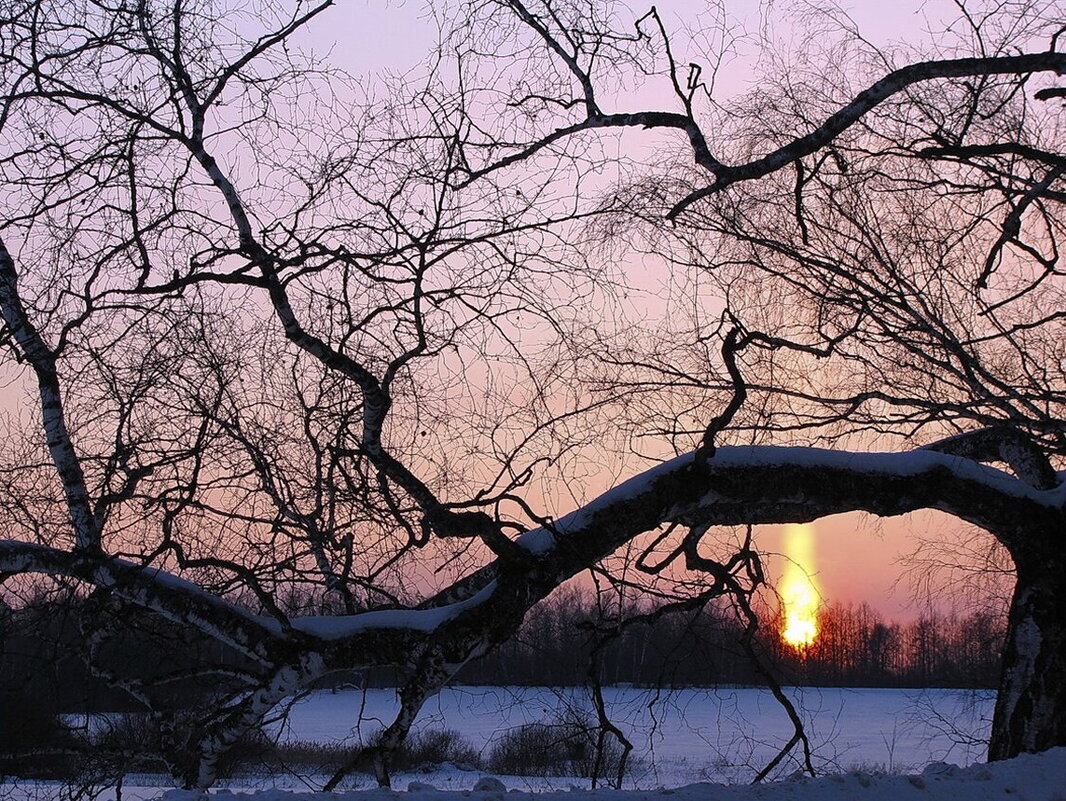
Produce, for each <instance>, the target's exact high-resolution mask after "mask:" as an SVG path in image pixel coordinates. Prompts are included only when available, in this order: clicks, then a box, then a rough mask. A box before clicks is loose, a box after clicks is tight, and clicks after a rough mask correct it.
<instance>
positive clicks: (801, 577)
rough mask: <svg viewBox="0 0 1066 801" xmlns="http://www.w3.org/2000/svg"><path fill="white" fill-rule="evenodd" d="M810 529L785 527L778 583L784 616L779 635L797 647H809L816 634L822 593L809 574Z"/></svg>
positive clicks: (811, 561)
mask: <svg viewBox="0 0 1066 801" xmlns="http://www.w3.org/2000/svg"><path fill="white" fill-rule="evenodd" d="M813 531H814V530H813V529H812V528H811V527H810V526H788V527H787V528H786V529H785V556H786V558H787V561H786V562H785V571H784V574H783V575H782V576H781V582H780V584H779V585H778V592H779V593H780V594H781V605H782V611H783V612H784V620H783V623H782V628H781V639H782V640H784V641H785V642H786V643H788V644H789V645H790V646H792V647H793V648H795V649H796V650H797V651H802V650H805V649H806V648H809V647H810V646H811V645H812V644H813V643H814V640H815V638H816V637H817V636H818V607H819V606H821V593H819V591H818V586H817V585H816V584H815V583H814V579H813V578H812V576H811V574H812V573H813V571H814V548H813Z"/></svg>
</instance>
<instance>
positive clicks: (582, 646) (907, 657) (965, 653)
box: [0, 590, 1004, 711]
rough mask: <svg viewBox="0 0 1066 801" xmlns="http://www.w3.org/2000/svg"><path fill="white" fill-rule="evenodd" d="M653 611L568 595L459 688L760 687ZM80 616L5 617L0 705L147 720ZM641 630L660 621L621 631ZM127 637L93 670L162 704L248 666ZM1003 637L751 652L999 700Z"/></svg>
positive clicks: (969, 618) (800, 674)
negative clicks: (90, 659)
mask: <svg viewBox="0 0 1066 801" xmlns="http://www.w3.org/2000/svg"><path fill="white" fill-rule="evenodd" d="M655 611H656V610H655V608H654V607H653V606H645V607H632V606H630V607H628V608H625V609H623V612H624V614H622V615H618V610H617V608H615V609H612V608H611V607H610V606H606V607H604V606H603V605H600V604H597V603H595V599H593V598H591V597H589V596H588V595H586V594H582V593H580V592H578V591H573V590H571V591H569V592H566V591H564V592H562V593H559V594H557V595H556V596H553V597H552V598H550V599H548V600H547V601H546V602H544V603H542V604H540V605H539V606H538V607H536V608H534V609H533V611H532V612H531V613H530V614H529V616H528V618H527V620H526V622H525V624H524V625H523V626H522V628H521V630H520V632H519V634H518V635H517V636H516V637H515V638H513V639H512V640H510V641H508V642H505V643H503V644H502V645H500V646H499V647H498V648H497V649H496V650H494V651H493V652H492V653H490V654H488V655H487V656H485V657H483V658H481V659H479V660H477V661H475V662H472V663H470V664H468V665H466V666H465V667H464V668H463V669H462V671H461V672H460V673H459V675H458V677H457V679H456V683H462V684H484V685H558V686H564V685H580V684H583V683H585V682H586V680H587V679H588V678H589V677H590V675H594V676H595V677H597V678H598V679H599V681H601V682H602V683H603V684H622V683H627V684H634V685H645V686H653V685H664V686H673V687H678V686H708V685H716V684H747V685H757V684H762V683H764V679H763V678H762V677H761V676H760V674H759V672H758V671H757V670H756V668H755V667H754V666H753V664H752V662H751V659H750V657H749V654H748V653H747V651H746V650H745V648H744V647H742V636H743V629H742V627H741V626H740V624H739V623H738V622H737V620H736V618H735V616H734V615H733V614H732V613H731V611H730V610H729V609H728V608H727V607H724V606H722V607H705V608H703V609H701V610H698V611H687V612H683V613H675V614H670V615H661V616H658V615H655V614H654V613H655ZM84 614H85V609H83V608H82V602H80V601H78V600H76V599H70V598H68V599H67V600H65V601H62V602H58V601H55V600H54V599H53V600H47V601H38V602H36V603H33V604H29V605H26V606H24V607H21V608H18V609H12V608H5V607H3V606H0V705H3V702H4V700H5V698H7V699H10V698H12V697H13V695H15V694H19V695H23V694H26V693H32V694H33V695H35V696H36V697H37V699H38V701H39V702H40V703H44V704H54V705H55V707H56V708H57V710H59V711H75V710H79V711H80V710H102V709H136V708H139V705H138V704H137V703H136V702H134V701H133V700H132V698H131V697H130V696H129V695H128V694H127V693H125V692H124V691H122V690H120V689H117V688H115V687H113V686H109V682H108V681H106V674H107V672H108V670H107V669H106V667H107V665H106V664H105V665H103V667H104V668H105V669H103V670H101V669H100V667H101V665H100V664H97V669H96V670H95V671H90V670H89V669H88V668H87V667H86V665H87V656H88V654H87V649H86V642H85V638H84V635H83V634H82V627H81V626H79V618H80V617H81V616H82V615H84ZM634 616H637V617H638V618H639V617H641V616H643V618H645V619H648V618H655V619H654V621H653V622H639V621H638V622H625V621H626V620H629V619H631V618H633V617H634ZM123 624H124V625H123V626H121V627H117V628H116V633H115V635H114V637H113V638H112V640H111V641H110V642H108V643H106V644H104V645H100V644H99V643H97V645H96V646H95V651H94V658H95V659H96V660H97V662H98V663H99V662H103V663H109V664H110V665H111V667H112V668H116V669H117V670H116V671H115V672H116V673H121V674H123V675H126V676H129V675H135V676H138V677H141V678H143V679H144V680H145V684H146V685H148V686H151V685H152V684H153V678H155V677H164V676H167V677H168V678H167V679H166V681H160V682H159V686H160V687H161V688H162V689H161V690H160V691H159V692H162V693H163V694H164V695H165V697H164V698H163V701H164V703H165V704H168V705H169V704H175V703H182V699H188V698H190V697H197V696H201V697H203V696H207V695H210V694H211V691H212V686H211V682H217V681H218V680H219V679H218V678H217V676H215V677H213V678H207V679H205V678H200V679H189V680H187V681H174V679H173V675H174V674H175V672H181V671H182V670H187V669H189V668H192V667H193V666H194V665H195V664H196V663H197V662H198V661H200V660H201V658H206V660H207V661H209V662H211V663H212V664H216V665H217V664H219V663H229V664H232V665H234V666H238V665H239V662H240V660H239V658H238V657H237V656H236V655H235V654H229V653H227V652H226V649H225V648H224V647H222V646H219V645H218V644H217V643H213V642H208V641H198V640H197V639H195V636H196V635H194V636H192V637H190V635H189V634H188V633H187V632H185V631H180V630H177V629H175V628H173V627H170V626H168V625H167V624H166V623H165V622H161V621H159V620H158V619H154V618H151V617H146V616H144V615H141V614H133V615H132V617H127V618H125V619H124V621H123ZM1003 633H1004V621H1003V620H1001V619H1000V618H999V617H997V616H994V615H991V614H987V613H976V614H969V615H953V614H926V615H922V616H920V617H919V618H918V619H917V620H915V621H913V622H910V623H905V624H899V623H893V622H887V621H885V620H884V619H883V618H882V617H881V616H880V615H879V614H878V613H876V612H875V611H874V610H872V609H871V608H870V607H869V606H867V605H865V604H863V605H860V606H839V605H834V606H830V607H828V608H827V609H825V610H823V613H822V616H821V622H820V631H819V636H818V639H817V641H816V643H815V644H814V645H813V646H812V647H810V648H809V649H807V650H806V651H804V652H802V653H797V652H796V651H794V650H792V649H791V648H789V647H787V646H785V645H783V644H782V643H781V642H780V640H779V638H778V636H777V633H776V627H775V625H774V622H773V621H772V620H767V622H765V623H764V624H763V626H762V628H761V630H760V631H759V632H758V633H757V634H756V635H755V638H754V648H755V651H756V653H757V654H759V655H760V658H761V659H762V660H763V662H764V663H765V664H766V665H767V666H769V667H770V668H771V669H772V671H773V673H774V675H776V677H777V678H778V680H779V681H780V682H781V683H783V684H805V685H823V686H863V687H929V686H937V687H995V686H996V683H997V681H998V674H999V660H1000V651H1001V648H1002V643H1003ZM597 643H600V644H601V646H602V647H601V648H600V649H598V650H597V649H596V648H595V646H596V644H597ZM594 651H595V652H596V655H597V656H596V659H595V660H593V654H594ZM119 663H121V665H120V664H119ZM94 672H95V674H96V675H93V673H94ZM395 681H396V675H395V673H393V672H392V671H386V670H382V671H380V672H374V673H371V674H366V673H363V674H352V675H347V676H338V677H336V678H335V679H334V680H333V682H332V683H334V684H358V685H363V686H388V685H391V684H393V683H395Z"/></svg>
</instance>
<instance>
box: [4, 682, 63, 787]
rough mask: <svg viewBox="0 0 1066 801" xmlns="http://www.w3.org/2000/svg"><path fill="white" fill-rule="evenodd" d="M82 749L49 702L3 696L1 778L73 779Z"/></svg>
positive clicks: (37, 698)
mask: <svg viewBox="0 0 1066 801" xmlns="http://www.w3.org/2000/svg"><path fill="white" fill-rule="evenodd" d="M79 746H80V743H79V741H78V739H77V737H75V736H74V734H73V733H72V732H71V731H70V730H69V729H68V728H67V727H66V726H64V725H63V723H62V721H60V719H59V716H58V714H57V713H56V710H55V706H54V704H51V703H49V701H48V699H47V698H42V697H34V696H31V695H28V694H23V693H0V776H23V777H25V778H35V779H67V778H71V777H72V776H74V775H75V774H76V772H77V763H78V761H79V753H78V752H79V751H80V750H81V749H80V748H79Z"/></svg>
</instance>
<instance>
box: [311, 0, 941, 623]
mask: <svg viewBox="0 0 1066 801" xmlns="http://www.w3.org/2000/svg"><path fill="white" fill-rule="evenodd" d="M628 5H629V7H630V8H632V9H633V10H634V11H635V12H636V14H635V16H639V15H640V14H641V13H643V12H644V11H646V10H647V7H648V6H647V5H646V4H642V3H639V2H630V3H629V4H628ZM843 7H844V9H845V10H846V11H848V12H849V13H850V15H851V16H852V18H853V19H854V20H855V22H856V23H857V24H858V26H859V29H860V31H861V32H862V33H863V34H864V35H865V36H866V37H867V38H868V39H870V40H871V41H873V42H874V43H876V44H878V45H884V44H889V43H892V42H897V41H906V42H915V43H917V42H921V41H923V40H925V39H926V36H925V33H924V32H925V31H926V30H927V29H928V28H929V27H930V22H929V21H930V20H934V21H935V20H936V19H938V18H944V17H947V16H949V15H950V16H954V14H953V12H954V11H955V10H956V9H955V6H954V4H953V3H951V2H948V0H932V1H930V0H901V1H900V2H866V1H864V2H855V3H850V4H843ZM658 8H659V10H660V12H661V13H662V15H663V17H664V20H665V22H666V24H667V25H668V26H672V27H674V29H675V30H676V31H677V36H678V37H679V38H678V41H677V42H676V43H675V46H676V47H677V48H678V51H679V52H682V48H683V47H684V37H685V36H686V31H687V29H688V28H689V27H691V26H690V25H687V24H686V21H689V22H691V20H693V19H695V18H696V16H697V15H698V13H699V12H700V11H701V10H704V11H705V10H706V9H707V8H708V4H707V3H706V2H697V1H696V0H667V2H660V3H658ZM727 8H728V10H729V13H730V14H732V15H734V16H735V17H737V18H738V19H740V20H741V21H742V22H743V24H744V25H745V26H748V27H750V28H753V29H759V28H760V27H761V26H762V25H765V24H766V23H767V22H769V24H770V26H771V27H772V28H773V29H774V30H776V31H777V33H778V35H779V36H780V37H784V38H787V28H786V27H785V25H786V23H785V22H784V21H783V20H784V18H785V13H786V12H787V11H789V9H788V8H787V7H785V6H784V5H781V6H778V5H776V4H769V3H759V4H756V3H754V2H750V1H745V2H730V3H727ZM760 14H765V15H767V16H765V17H760V16H759V15H760ZM435 38H436V26H435V24H434V23H433V21H432V19H431V16H430V14H429V13H428V12H427V11H426V4H424V3H421V2H384V3H383V2H376V1H375V0H348V2H346V3H344V4H341V5H339V6H338V7H336V8H334V9H331V10H330V11H329V12H327V13H326V14H325V15H323V17H321V18H320V19H319V20H318V21H317V22H316V23H315V24H314V27H313V28H312V29H311V31H310V35H309V36H308V38H307V43H308V44H310V45H311V46H312V47H313V48H314V49H315V50H317V51H318V52H320V53H322V54H324V53H325V51H326V50H327V49H329V50H331V56H332V57H331V59H330V60H331V61H333V62H335V63H337V64H339V65H340V66H343V67H344V68H345V69H347V70H349V71H350V72H352V73H353V74H355V75H359V76H362V77H364V78H365V79H367V80H373V79H374V78H375V76H378V75H380V74H382V73H383V72H386V71H391V72H405V71H407V70H409V69H412V68H414V67H416V65H417V64H418V63H419V61H420V59H421V58H422V57H423V56H424V55H425V54H426V53H427V52H429V50H430V49H431V48H432V47H433V45H434V42H435ZM681 57H682V58H683V53H682V56H681ZM749 74H750V73H749V71H748V68H747V66H746V62H745V60H744V59H743V58H742V59H739V60H738V61H737V62H736V63H735V64H734V65H733V66H732V67H731V68H730V69H728V70H727V71H726V73H725V75H724V80H723V81H722V82H721V83H720V84H719V87H720V90H721V92H724V93H731V92H736V91H744V90H748V89H750V88H752V87H751V86H750V85H749ZM640 100H641V101H642V102H643V101H644V100H645V97H643V96H642V97H641V98H640ZM647 100H650V101H651V102H652V103H654V101H655V100H656V98H655V96H654V95H649V96H648V97H647ZM658 105H659V106H660V107H662V108H670V107H671V106H670V105H669V98H663V99H662V102H661V103H659V104H658ZM646 280H647V283H649V284H653V283H654V282H655V280H656V279H655V276H654V275H648V276H647V278H646ZM639 469H640V468H639V467H635V468H634V471H636V470H639ZM593 483H595V482H593ZM571 503H572V502H570V501H562V500H560V502H559V506H560V507H563V506H566V507H569V505H570V504H571ZM558 511H560V512H562V511H566V509H562V508H560V509H559V510H558ZM814 525H815V529H816V532H817V536H816V545H815V549H816V550H815V554H816V559H817V562H818V564H817V565H816V567H815V571H816V575H817V579H818V582H819V584H820V586H821V588H822V590H823V593H824V596H825V600H826V601H827V602H830V603H832V602H843V603H853V604H857V603H861V602H863V601H865V602H868V603H869V604H871V605H872V606H873V607H874V608H875V609H877V610H879V611H881V612H882V613H883V614H885V615H887V616H889V617H894V618H898V619H906V618H910V617H913V616H914V615H916V614H917V611H918V604H916V602H915V601H914V599H913V598H912V593H913V582H911V581H909V580H907V579H904V580H903V581H900V580H899V579H900V575H901V567H900V564H899V561H900V559H901V557H903V556H904V555H905V554H908V553H910V552H911V551H912V550H913V549H914V547H915V544H916V535H919V534H923V533H924V534H926V535H930V536H937V535H938V534H939V533H940V532H942V531H950V530H954V529H957V528H958V527H959V526H960V525H961V524H959V523H958V522H957V521H954V520H951V519H949V518H946V517H944V516H941V515H936V514H933V513H926V514H915V515H909V516H907V517H905V518H896V519H891V520H878V519H874V518H870V517H869V516H866V515H862V514H847V515H837V516H834V517H832V518H826V519H823V520H821V521H818V522H816V523H815V524H814ZM782 529H783V527H779V526H768V527H763V528H761V529H760V530H759V531H758V538H759V542H760V543H761V546H762V548H763V549H764V550H765V551H766V552H768V553H771V554H780V553H781V552H782V550H783V546H782V540H781V532H782ZM782 562H783V559H782V558H781V557H780V556H770V557H769V558H768V564H769V570H770V571H771V575H773V576H777V575H779V573H780V570H781V565H782ZM932 600H933V601H934V603H935V604H936V605H937V606H939V607H941V608H947V607H950V606H951V605H952V603H953V600H952V599H951V598H945V597H943V596H941V597H938V598H935V599H932Z"/></svg>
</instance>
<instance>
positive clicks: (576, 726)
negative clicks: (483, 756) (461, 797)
mask: <svg viewBox="0 0 1066 801" xmlns="http://www.w3.org/2000/svg"><path fill="white" fill-rule="evenodd" d="M598 735H599V729H598V728H597V727H596V726H595V725H594V724H592V723H590V722H589V721H587V720H586V719H584V718H583V717H581V716H579V715H574V714H571V715H567V716H565V717H561V718H557V719H556V720H554V721H551V722H538V723H528V724H526V725H524V726H519V727H517V728H515V729H511V730H510V731H508V732H506V733H504V734H503V735H501V736H499V737H497V738H496V740H495V742H494V743H493V746H492V753H491V755H490V756H489V764H488V768H489V770H490V771H491V772H493V773H502V774H506V775H510V776H582V777H591V776H592V775H593V773H594V772H595V773H597V774H598V775H599V776H614V775H617V773H618V768H619V765H620V764H621V759H622V748H621V746H620V745H619V744H618V742H617V741H616V740H615V739H614V737H612V736H610V735H608V736H607V737H606V738H605V739H604V753H603V754H602V757H601V759H600V764H599V765H597V764H596V741H597V738H598ZM597 768H598V770H597Z"/></svg>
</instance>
